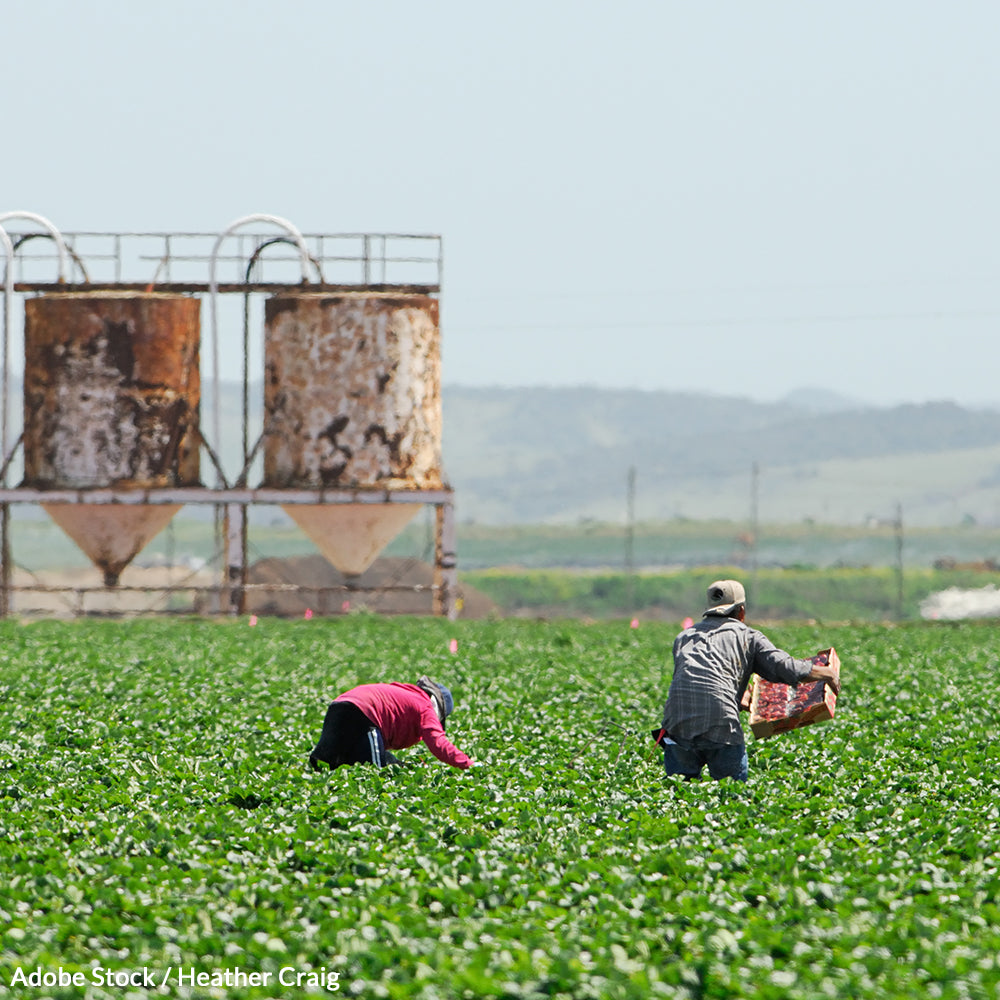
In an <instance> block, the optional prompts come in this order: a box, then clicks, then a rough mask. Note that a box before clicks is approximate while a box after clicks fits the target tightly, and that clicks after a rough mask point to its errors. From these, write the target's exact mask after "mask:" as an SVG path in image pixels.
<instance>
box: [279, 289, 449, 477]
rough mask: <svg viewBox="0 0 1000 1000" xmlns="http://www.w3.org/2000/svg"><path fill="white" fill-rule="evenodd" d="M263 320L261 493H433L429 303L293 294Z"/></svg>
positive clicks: (435, 390)
mask: <svg viewBox="0 0 1000 1000" xmlns="http://www.w3.org/2000/svg"><path fill="white" fill-rule="evenodd" d="M265 315H266V317H267V325H266V331H265V371H266V379H265V398H264V406H265V412H266V414H267V419H268V425H269V427H270V428H271V433H270V434H269V436H268V438H267V440H266V441H265V445H264V484H265V485H267V486H275V487H290V486H294V487H317V486H336V485H340V486H359V487H362V488H364V487H371V488H380V489H382V488H388V489H397V488H398V489H406V488H437V487H440V485H441V446H440V440H441V388H440V335H439V331H438V325H437V318H438V303H437V300H436V299H434V298H432V297H430V296H426V295H411V296H407V295H398V294H393V295H381V296H380V295H377V294H355V295H351V294H345V295H342V296H330V295H309V294H300V295H292V296H282V297H281V298H280V300H278V301H277V302H274V304H273V305H272V306H271V307H269V308H268V309H267V310H266V313H265Z"/></svg>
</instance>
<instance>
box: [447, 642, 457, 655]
mask: <svg viewBox="0 0 1000 1000" xmlns="http://www.w3.org/2000/svg"><path fill="white" fill-rule="evenodd" d="M448 649H450V650H451V651H452V652H453V653H457V652H458V639H452V640H451V642H449V643H448Z"/></svg>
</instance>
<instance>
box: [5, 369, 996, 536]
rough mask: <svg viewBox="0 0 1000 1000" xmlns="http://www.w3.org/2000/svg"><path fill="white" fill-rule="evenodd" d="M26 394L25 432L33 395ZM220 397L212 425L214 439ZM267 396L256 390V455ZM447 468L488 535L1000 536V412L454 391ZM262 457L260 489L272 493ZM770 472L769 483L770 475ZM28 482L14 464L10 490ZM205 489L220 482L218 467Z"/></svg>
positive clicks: (236, 392)
mask: <svg viewBox="0 0 1000 1000" xmlns="http://www.w3.org/2000/svg"><path fill="white" fill-rule="evenodd" d="M14 388H15V392H14V393H13V394H12V407H11V409H12V421H11V422H12V425H13V434H17V433H18V432H19V426H20V405H21V404H20V395H19V386H15V387H14ZM209 389H210V387H209V386H205V387H204V394H203V399H202V425H203V427H204V428H205V430H206V433H208V434H209V435H211V428H212V424H213V421H212V416H211V412H212V411H211V398H210V394H209ZM221 389H222V391H221V394H220V400H221V417H222V419H221V424H222V428H223V433H222V441H221V443H220V445H219V446H218V448H217V450H218V451H219V452H220V453H221V456H222V459H223V464H224V466H225V469H226V473H227V476H228V478H229V480H230V481H232V480H233V479H234V478H235V476H236V474H237V473H238V472H239V469H240V466H241V461H240V455H241V454H242V448H241V416H240V415H241V412H242V392H241V387H240V386H239V385H238V384H236V383H232V382H228V383H226V382H224V383H223V384H222V387H221ZM260 400H261V390H260V386H259V385H255V386H252V387H251V392H250V407H249V413H250V419H251V433H250V445H251V446H252V445H253V444H254V441H255V439H256V435H257V434H259V432H260V423H261V417H260V412H261V404H260ZM443 408H444V439H443V455H444V466H445V473H446V476H447V478H448V480H449V482H450V483H451V485H452V486H453V487H454V488H455V490H456V507H457V513H458V518H459V520H460V521H462V522H466V523H468V522H476V523H479V524H496V525H505V524H541V523H561V524H572V523H577V522H579V521H586V520H598V521H610V522H613V523H621V522H623V521H624V520H625V519H626V508H627V497H626V492H627V481H628V476H629V470H630V468H634V469H635V474H636V479H635V482H636V490H635V517H636V519H637V520H669V519H674V518H692V519H726V520H733V521H737V522H739V521H748V520H749V519H750V518H751V517H752V516H753V511H754V509H756V515H757V517H758V519H759V520H760V521H761V522H765V523H766V522H772V523H774V522H785V523H789V522H796V521H803V520H810V519H811V520H815V521H819V522H826V523H839V524H858V523H864V522H867V521H884V520H887V519H891V518H893V517H894V516H895V511H896V506H897V504H900V505H902V508H903V512H904V516H905V519H906V522H907V523H909V524H913V525H927V526H940V525H955V524H961V523H963V522H966V523H970V522H973V521H974V522H977V523H980V524H984V525H994V524H1000V411H996V410H971V409H965V408H963V407H960V406H956V405H955V404H953V403H948V402H928V403H924V404H920V405H906V406H896V407H887V408H874V407H870V406H862V405H859V404H857V403H855V402H854V401H852V400H850V399H847V398H844V397H842V396H838V395H836V394H833V393H824V392H822V391H820V390H816V389H806V390H802V391H801V392H798V393H793V394H791V395H789V396H788V397H787V398H785V399H784V400H781V401H778V402H774V403H757V402H753V401H750V400H746V399H737V398H731V397H717V396H710V395H701V394H692V393H680V392H646V391H639V390H634V391H630V390H613V389H596V388H590V387H579V388H549V389H546V388H469V387H463V386H455V385H449V386H445V388H444V390H443ZM259 470H260V459H259V458H258V460H257V463H256V465H255V467H254V468H253V469H252V470H251V475H250V477H249V482H250V483H251V484H254V483H255V482H259V480H260V471H259ZM754 470H756V473H755V471H754ZM19 475H20V467H19V462H15V463H14V464H13V465H12V469H11V474H10V481H11V482H16V481H17V478H18V477H19ZM202 478H203V480H204V481H205V482H206V483H211V482H212V481H213V480H214V475H213V471H212V468H211V465H210V463H209V461H208V459H207V458H205V457H203V460H202Z"/></svg>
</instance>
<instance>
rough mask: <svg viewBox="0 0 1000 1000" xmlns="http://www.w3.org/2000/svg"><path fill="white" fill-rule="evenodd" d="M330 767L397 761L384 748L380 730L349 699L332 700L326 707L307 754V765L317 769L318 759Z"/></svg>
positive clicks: (381, 763)
mask: <svg viewBox="0 0 1000 1000" xmlns="http://www.w3.org/2000/svg"><path fill="white" fill-rule="evenodd" d="M321 762H322V763H323V764H329V765H330V770H331V771H332V770H333V769H334V768H335V767H340V765H341V764H374V765H375V766H376V767H385V765H386V764H396V763H398V761H397V760H396V758H395V757H393V755H392V754H391V753H389V751H388V750H386V748H385V740H383V739H382V730H381V729H379V728H378V726H376V725H373V724H372V721H371V719H369V718H368V716H367V715H365V713H364V712H362V711H361V709H360V708H358V706H357V705H352V704H351V703H350V702H349V701H335V702H333V703H332V704H331V705H330V707H329V708H328V709H327V710H326V718H325V719H324V720H323V732H322V733H321V734H320V738H319V743H317V744H316V747H315V749H314V750H313V752H312V753H311V754H310V755H309V766H310V767H311V768H312V769H313V770H314V771H318V770H319V765H320V763H321Z"/></svg>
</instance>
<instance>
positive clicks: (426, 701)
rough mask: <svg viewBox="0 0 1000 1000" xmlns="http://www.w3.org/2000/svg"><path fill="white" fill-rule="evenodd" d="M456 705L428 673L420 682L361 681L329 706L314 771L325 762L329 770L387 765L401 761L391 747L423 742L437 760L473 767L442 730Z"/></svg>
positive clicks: (313, 756) (311, 762)
mask: <svg viewBox="0 0 1000 1000" xmlns="http://www.w3.org/2000/svg"><path fill="white" fill-rule="evenodd" d="M454 707H455V702H454V699H453V698H452V696H451V692H450V691H449V690H448V689H447V688H446V687H445V686H444V685H443V684H436V683H435V682H434V681H432V680H431V679H430V678H429V677H421V678H420V680H418V681H417V683H416V684H399V683H395V682H394V683H392V684H362V685H360V686H359V687H356V688H352V689H351V690H350V691H345V692H344V693H343V694H342V695H340V696H339V697H337V698H336V699H334V701H333V703H332V704H331V705H330V707H329V708H328V709H327V712H326V718H325V719H324V720H323V732H322V735H321V736H320V738H319V743H317V744H316V748H315V749H314V750H313V752H312V753H311V754H310V755H309V765H310V766H311V767H312V769H313V770H314V771H318V770H319V765H320V762H321V761H322V762H323V763H324V764H329V765H330V770H331V771H332V770H333V769H334V768H335V767H340V765H341V764H361V763H366V762H368V763H372V764H374V765H375V766H376V767H385V765H386V764H398V763H399V761H398V760H397V759H396V757H394V756H393V755H392V754H391V753H390V752H389V751H391V750H402V749H404V748H405V747H412V746H413V745H414V744H415V743H417V742H419V741H420V740H423V741H424V743H426V744H427V746H428V747H429V749H430V751H431V753H432V754H434V756H435V757H437V758H438V760H443V761H444V762H445V763H446V764H451V765H452V767H461V768H466V767H471V766H472V761H471V760H470V759H469V758H468V757H466V755H465V754H464V753H462V751H461V750H459V749H457V748H456V747H454V746H452V744H451V743H450V742H449V741H448V738H447V737H446V736H445V734H444V722H445V719H447V718H448V716H449V715H451V713H452V710H453V709H454Z"/></svg>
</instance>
